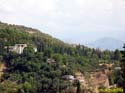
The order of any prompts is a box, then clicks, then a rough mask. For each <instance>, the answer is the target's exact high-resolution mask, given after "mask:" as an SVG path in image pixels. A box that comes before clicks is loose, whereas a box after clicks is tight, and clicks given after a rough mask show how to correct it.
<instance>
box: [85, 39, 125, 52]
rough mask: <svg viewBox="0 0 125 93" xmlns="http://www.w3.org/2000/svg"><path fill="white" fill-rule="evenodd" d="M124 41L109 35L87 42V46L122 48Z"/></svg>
mask: <svg viewBox="0 0 125 93" xmlns="http://www.w3.org/2000/svg"><path fill="white" fill-rule="evenodd" d="M124 43H125V42H123V41H121V40H118V39H115V38H111V37H105V38H101V39H98V40H96V41H94V42H92V43H89V44H87V46H88V47H92V48H99V49H102V50H106V49H108V50H115V49H120V50H121V49H122V47H123V44H124Z"/></svg>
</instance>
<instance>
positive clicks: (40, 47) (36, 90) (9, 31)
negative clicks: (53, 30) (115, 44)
mask: <svg viewBox="0 0 125 93" xmlns="http://www.w3.org/2000/svg"><path fill="white" fill-rule="evenodd" d="M15 44H27V47H26V48H25V49H24V50H23V53H22V54H17V53H15V52H12V51H9V49H8V48H9V46H14V45H15ZM5 47H6V48H5ZM34 47H36V48H37V52H35V51H34V49H33V48H34ZM120 59H121V53H120V51H119V50H115V51H109V50H104V51H102V50H100V49H94V48H88V47H86V46H85V45H80V44H78V45H75V44H68V43H65V42H63V41H61V40H59V39H56V38H54V37H52V36H50V35H48V34H45V33H42V32H41V31H39V30H37V29H33V28H30V27H25V26H19V25H11V24H6V23H2V22H0V64H5V66H6V69H5V71H4V74H3V75H2V76H1V77H0V93H65V91H64V90H66V89H67V88H68V87H71V86H76V87H77V88H78V85H79V82H76V83H77V84H72V83H71V82H69V81H66V80H64V79H63V78H62V77H63V76H64V75H74V74H75V72H77V71H80V72H82V73H84V74H85V75H86V76H87V74H88V73H89V72H91V71H96V70H99V69H103V68H99V67H98V64H100V63H113V64H115V65H117V66H119V61H120ZM48 60H50V62H48ZM112 79H113V83H117V81H118V78H117V77H115V76H112ZM77 92H78V90H77ZM67 93H68V92H67ZM79 93H80V92H79Z"/></svg>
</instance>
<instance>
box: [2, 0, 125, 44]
mask: <svg viewBox="0 0 125 93" xmlns="http://www.w3.org/2000/svg"><path fill="white" fill-rule="evenodd" d="M0 20H1V21H2V22H7V23H12V24H21V25H26V26H30V27H33V28H37V29H40V30H41V31H43V32H45V33H48V34H50V35H52V36H55V37H57V38H59V39H61V40H64V41H66V42H72V43H82V44H84V43H88V42H92V41H95V40H96V39H99V38H102V37H113V38H116V39H120V40H124V41H125V0H0Z"/></svg>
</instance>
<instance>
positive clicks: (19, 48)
mask: <svg viewBox="0 0 125 93" xmlns="http://www.w3.org/2000/svg"><path fill="white" fill-rule="evenodd" d="M25 47H27V44H15V46H9V51H12V52H16V53H17V54H22V53H23V50H24V48H25Z"/></svg>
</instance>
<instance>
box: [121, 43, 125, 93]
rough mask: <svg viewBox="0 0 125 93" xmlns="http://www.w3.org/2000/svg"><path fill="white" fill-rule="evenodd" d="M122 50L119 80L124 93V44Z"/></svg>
mask: <svg viewBox="0 0 125 93" xmlns="http://www.w3.org/2000/svg"><path fill="white" fill-rule="evenodd" d="M123 48H124V50H123V51H121V53H122V60H121V78H122V79H121V80H122V84H121V87H123V92H124V93H125V44H124V46H123Z"/></svg>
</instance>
